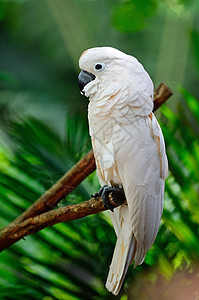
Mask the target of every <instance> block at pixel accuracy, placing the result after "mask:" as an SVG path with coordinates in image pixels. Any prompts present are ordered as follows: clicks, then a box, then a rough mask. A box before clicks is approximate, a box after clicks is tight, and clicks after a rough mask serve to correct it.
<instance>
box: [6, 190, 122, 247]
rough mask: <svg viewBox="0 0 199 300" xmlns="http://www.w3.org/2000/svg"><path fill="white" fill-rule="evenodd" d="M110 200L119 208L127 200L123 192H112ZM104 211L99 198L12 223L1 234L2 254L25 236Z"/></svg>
mask: <svg viewBox="0 0 199 300" xmlns="http://www.w3.org/2000/svg"><path fill="white" fill-rule="evenodd" d="M109 200H110V203H111V204H112V205H113V206H114V207H117V206H119V205H121V204H123V203H124V202H125V200H126V199H125V197H124V194H123V193H122V192H112V193H110V194H109ZM104 210H106V209H105V208H104V205H103V200H102V198H101V197H98V198H92V199H90V200H88V201H84V202H82V203H79V204H75V205H69V206H66V207H61V208H57V209H53V210H50V211H48V212H45V213H43V214H41V215H38V216H35V217H34V218H32V217H31V218H28V219H26V220H25V221H23V222H21V223H19V224H17V225H15V224H13V223H12V224H10V225H9V227H5V228H3V229H2V230H1V232H0V252H1V251H2V250H4V249H5V248H7V247H9V246H11V245H12V244H14V243H16V242H17V241H19V240H20V239H22V238H23V237H24V236H27V235H29V234H31V233H36V232H38V231H40V230H42V229H43V228H45V227H48V226H52V225H55V224H57V223H60V222H64V221H72V220H75V219H80V218H83V217H86V216H89V215H93V214H96V213H99V212H101V211H104Z"/></svg>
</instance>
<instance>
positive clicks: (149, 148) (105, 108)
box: [78, 47, 168, 295]
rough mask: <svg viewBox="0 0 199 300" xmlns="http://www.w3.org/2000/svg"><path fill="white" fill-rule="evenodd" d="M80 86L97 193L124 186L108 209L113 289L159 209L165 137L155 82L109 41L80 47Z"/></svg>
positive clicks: (141, 249)
mask: <svg viewBox="0 0 199 300" xmlns="http://www.w3.org/2000/svg"><path fill="white" fill-rule="evenodd" d="M79 67H80V69H81V72H80V74H79V77H78V81H79V87H80V89H81V91H82V93H83V94H85V96H87V97H89V100H90V102H89V106H88V120H89V131H90V136H91V140H92V146H93V151H94V156H95V161H96V166H97V176H98V178H99V182H100V185H101V186H102V189H100V191H99V194H100V195H102V198H103V200H104V204H105V205H106V207H109V208H110V209H112V207H111V205H110V206H109V205H108V203H107V193H108V192H109V191H112V190H113V189H114V188H118V187H120V188H123V191H124V194H125V197H126V203H125V204H124V205H122V206H120V207H117V208H115V209H114V212H111V218H112V223H113V226H114V229H115V232H116V235H117V242H116V246H115V250H114V254H113V258H112V262H111V265H110V270H109V274H108V278H107V282H106V288H107V289H108V290H109V291H110V292H112V293H113V294H114V295H117V294H118V293H119V291H120V288H121V286H122V283H123V281H124V278H125V275H126V272H127V270H128V267H129V265H130V264H131V263H132V262H133V261H134V267H136V266H137V265H139V264H142V263H143V261H144V258H145V255H146V252H147V251H148V250H149V249H150V247H151V246H152V244H153V242H154V240H155V238H156V235H157V232H158V227H159V224H160V219H161V215H162V210H163V197H164V182H165V178H166V177H167V172H168V163H167V157H166V152H165V144H164V138H163V135H162V132H161V129H160V126H159V124H158V122H157V120H156V118H155V116H154V114H153V112H152V110H153V83H152V80H151V78H150V77H149V75H148V73H147V72H146V71H145V69H144V68H143V66H142V65H141V64H140V63H139V62H138V60H137V59H136V58H135V57H133V56H131V55H127V54H125V53H123V52H121V51H119V50H117V49H114V48H111V47H97V48H91V49H88V50H86V51H84V52H83V53H82V55H81V57H80V59H79Z"/></svg>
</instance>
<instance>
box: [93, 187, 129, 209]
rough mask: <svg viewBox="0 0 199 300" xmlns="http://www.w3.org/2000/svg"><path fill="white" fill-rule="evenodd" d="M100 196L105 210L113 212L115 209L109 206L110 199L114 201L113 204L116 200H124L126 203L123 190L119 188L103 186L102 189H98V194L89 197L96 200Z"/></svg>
mask: <svg viewBox="0 0 199 300" xmlns="http://www.w3.org/2000/svg"><path fill="white" fill-rule="evenodd" d="M110 194H111V195H110ZM100 196H101V197H102V200H103V203H104V207H105V208H106V209H110V210H111V211H114V208H115V207H114V206H113V205H112V204H111V202H110V197H112V198H113V199H114V200H113V202H117V200H118V199H119V201H121V198H122V199H123V200H124V202H125V201H126V198H125V194H124V190H123V188H122V187H120V186H116V187H110V186H107V185H104V186H103V187H101V188H100V190H99V191H98V193H96V194H95V195H91V197H93V198H97V197H100Z"/></svg>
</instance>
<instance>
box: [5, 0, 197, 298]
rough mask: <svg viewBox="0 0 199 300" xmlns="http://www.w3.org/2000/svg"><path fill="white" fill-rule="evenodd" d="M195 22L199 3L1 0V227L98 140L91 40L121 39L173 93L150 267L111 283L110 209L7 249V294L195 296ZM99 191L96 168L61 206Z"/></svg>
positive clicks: (164, 117)
mask: <svg viewBox="0 0 199 300" xmlns="http://www.w3.org/2000/svg"><path fill="white" fill-rule="evenodd" d="M198 19H199V2H198V1H197V0H195V1H194V0H192V1H191V0H190V1H189V0H184V1H183V0H181V1H180V0H168V1H166V0H164V1H163V0H162V1H155V0H153V1H152V0H141V1H138V0H129V1H114V0H112V1H111V0H100V1H95V0H93V1H92V0H87V1H86V0H73V1H72V0H24V1H22V0H21V1H20V0H18V1H8V0H7V1H3V0H1V1H0V227H3V226H5V225H7V224H8V223H9V222H10V221H11V220H13V219H14V218H15V217H16V216H17V215H19V214H20V213H21V212H22V211H23V210H24V209H25V208H26V207H28V206H29V205H30V204H31V203H32V202H34V201H35V200H36V199H37V198H38V197H39V196H40V195H41V194H42V193H43V192H44V191H45V190H46V189H47V188H48V187H50V186H51V185H52V184H53V183H55V182H56V180H57V179H58V178H60V176H62V175H63V174H64V173H65V172H66V171H67V170H68V169H69V168H70V167H71V166H72V165H73V164H75V162H77V161H78V160H79V159H80V158H81V157H82V156H83V155H84V154H86V153H87V151H88V150H89V149H90V148H91V144H90V138H89V135H88V126H87V105H88V100H87V99H86V98H84V97H83V96H81V95H80V93H79V90H78V87H77V75H78V72H79V69H78V59H79V56H80V54H81V53H82V52H83V51H84V50H85V49H87V48H90V47H94V46H113V47H116V48H118V49H120V50H122V51H124V52H127V53H129V54H131V55H134V56H135V57H137V58H138V59H139V61H140V62H141V63H142V64H143V65H144V67H145V69H146V70H147V71H148V73H149V74H150V76H151V77H152V79H153V81H154V84H155V86H158V84H159V83H160V82H161V81H163V82H165V83H166V84H167V85H168V86H169V87H170V88H171V89H172V90H173V91H174V96H173V97H172V98H171V99H170V100H169V101H168V103H167V104H165V105H164V106H163V107H162V108H161V109H160V110H159V111H158V112H157V114H156V115H157V117H158V120H159V122H160V124H161V127H162V130H163V133H164V136H165V140H166V146H167V154H168V159H169V168H170V172H169V177H168V179H167V181H166V192H165V202H164V213H163V217H162V221H161V226H160V230H159V234H158V236H157V239H156V242H155V244H154V246H153V247H152V249H151V250H150V251H149V252H148V254H147V256H146V259H145V262H144V264H143V265H142V266H139V267H137V268H136V269H135V270H133V268H132V267H131V268H130V269H129V271H128V274H127V277H126V280H125V284H124V288H123V289H122V291H121V293H120V295H118V296H117V297H114V296H111V295H110V294H109V293H108V292H107V291H106V289H105V288H104V283H105V280H106V276H107V273H108V266H109V264H110V261H111V256H112V252H113V248H114V244H115V240H116V237H115V234H114V231H113V228H112V225H111V221H110V217H109V213H107V212H106V213H100V214H98V215H95V216H90V217H87V218H84V219H82V220H77V221H73V222H69V223H62V224H58V225H56V226H53V227H50V228H46V229H45V230H42V231H41V232H39V233H37V234H34V235H32V236H28V237H26V241H24V240H22V241H20V242H18V243H17V244H15V245H13V246H12V247H10V248H9V249H7V250H5V251H4V252H2V253H1V254H0V299H28V298H29V299H42V300H52V299H61V300H62V299H63V300H65V299H69V300H70V299H72V300H73V299H111V298H113V299H122V300H126V299H130V300H131V299H132V300H134V299H135V300H143V299H147V300H149V299H175V300H176V299H181V300H182V299H192V298H191V297H192V296H193V295H197V291H196V290H194V286H193V282H195V281H197V283H198V281H199V279H198V277H197V272H198V271H197V270H198V268H197V266H198V261H199V240H198V234H199V227H198V223H199V201H198V192H199V183H198V182H199V172H198V169H199V139H198V138H199V102H198V100H197V99H198V98H199V90H198V84H199V23H198ZM98 188H99V184H98V179H97V176H96V174H95V173H94V174H92V175H90V176H89V177H88V178H87V179H86V180H85V181H84V182H83V183H82V184H81V185H80V186H79V187H78V188H77V189H76V190H75V191H74V192H73V193H71V194H70V195H69V196H68V197H67V199H65V200H63V201H62V202H61V204H60V206H62V205H66V204H74V203H78V202H81V201H84V200H87V199H89V197H90V194H92V193H95V192H96V191H97V190H98ZM195 272H196V273H195ZM178 274H181V275H178ZM187 274H189V275H187ZM190 274H192V277H191V279H190V278H189V277H187V276H190ZM195 274H196V275H195ZM176 276H181V277H180V279H178V278H179V277H176ZM166 280H170V282H173V286H174V287H173V290H174V291H178V293H177V296H176V294H175V296H174V294H172V293H174V292H173V290H172V287H171V286H169V285H166V286H164V287H163V288H162V293H160V294H158V292H159V290H158V288H159V289H160V286H161V284H163V283H164V282H165V281H166ZM159 282H160V284H159ZM190 282H191V283H190ZM182 283H184V284H183V285H182ZM163 285H164V284H163ZM198 286H199V284H198ZM183 287H184V289H185V290H184V291H183ZM188 287H189V288H190V291H189V298H183V297H186V292H187V290H186V288H188ZM195 289H197V288H195ZM153 291H154V294H153ZM179 293H181V294H182V295H181V296H179ZM194 293H195V294H194ZM198 293H199V291H198ZM169 297H170V298H169ZM178 297H179V298H178ZM193 299H194V298H193Z"/></svg>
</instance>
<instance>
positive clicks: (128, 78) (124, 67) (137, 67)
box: [78, 47, 153, 101]
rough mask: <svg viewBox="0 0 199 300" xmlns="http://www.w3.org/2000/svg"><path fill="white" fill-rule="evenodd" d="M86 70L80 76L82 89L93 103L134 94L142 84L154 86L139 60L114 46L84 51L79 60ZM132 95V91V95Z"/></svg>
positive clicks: (83, 69) (80, 65)
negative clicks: (126, 91) (132, 92)
mask: <svg viewBox="0 0 199 300" xmlns="http://www.w3.org/2000/svg"><path fill="white" fill-rule="evenodd" d="M79 67H80V69H81V70H82V71H81V72H80V74H79V76H78V83H79V88H80V90H81V92H82V93H83V94H85V96H87V97H89V98H90V100H93V99H94V100H96V99H97V100H98V101H99V100H100V99H102V98H103V97H106V96H107V97H108V96H110V95H111V94H114V93H115V92H117V91H121V90H124V89H127V88H130V89H131V90H132V89H133V90H134V92H136V91H137V90H139V88H140V83H141V85H142V87H141V89H143V84H145V86H146V87H148V86H150V87H151V91H150V93H152V91H153V84H152V81H151V79H150V77H149V75H148V74H147V72H146V71H145V70H144V68H143V66H142V65H141V64H140V63H139V62H138V60H137V59H136V58H135V57H133V56H131V55H127V54H125V53H123V52H121V51H119V50H117V49H115V48H112V47H96V48H91V49H88V50H86V51H84V52H83V53H82V55H81V57H80V59H79ZM128 93H129V94H130V92H128Z"/></svg>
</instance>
